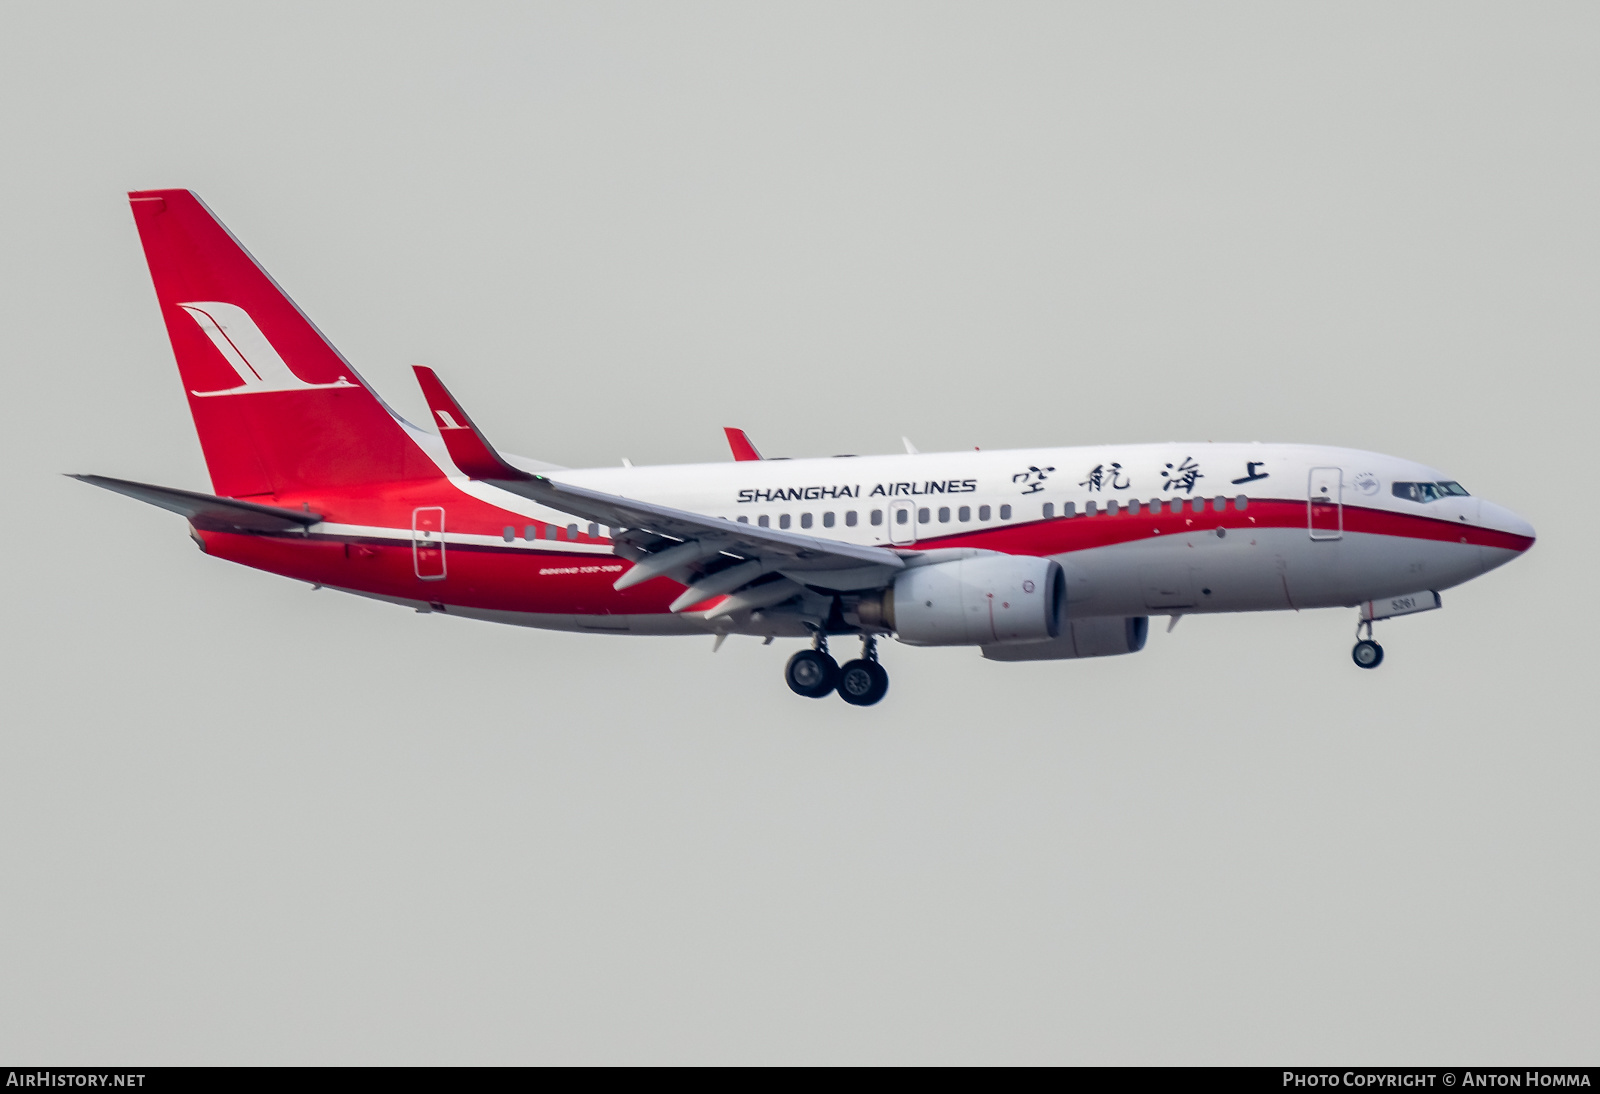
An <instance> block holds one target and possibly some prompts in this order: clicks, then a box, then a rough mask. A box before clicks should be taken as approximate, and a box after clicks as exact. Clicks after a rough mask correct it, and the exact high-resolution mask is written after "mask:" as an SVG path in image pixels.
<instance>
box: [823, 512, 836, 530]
mask: <svg viewBox="0 0 1600 1094" xmlns="http://www.w3.org/2000/svg"><path fill="white" fill-rule="evenodd" d="M822 526H823V527H824V528H832V527H833V514H832V513H824V514H822Z"/></svg>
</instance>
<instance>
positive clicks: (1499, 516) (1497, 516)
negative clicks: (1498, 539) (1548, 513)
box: [1478, 501, 1534, 551]
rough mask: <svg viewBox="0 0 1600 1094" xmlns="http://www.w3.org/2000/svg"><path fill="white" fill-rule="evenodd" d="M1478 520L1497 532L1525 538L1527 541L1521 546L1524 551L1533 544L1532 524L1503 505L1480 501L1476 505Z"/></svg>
mask: <svg viewBox="0 0 1600 1094" xmlns="http://www.w3.org/2000/svg"><path fill="white" fill-rule="evenodd" d="M1478 521H1479V523H1481V524H1482V525H1483V526H1484V527H1485V528H1493V529H1494V530H1495V531H1497V532H1507V533H1509V534H1511V535H1513V536H1517V537H1519V538H1522V539H1526V540H1527V541H1528V542H1527V543H1526V544H1524V545H1523V546H1522V550H1524V551H1526V550H1527V549H1528V548H1529V547H1532V546H1533V540H1534V534H1533V525H1531V524H1529V523H1528V522H1527V521H1525V520H1523V519H1522V518H1521V517H1519V516H1517V514H1515V513H1513V512H1512V511H1511V510H1509V509H1507V508H1506V507H1505V506H1503V505H1496V504H1495V503H1494V502H1492V501H1485V502H1481V503H1480V504H1479V507H1478Z"/></svg>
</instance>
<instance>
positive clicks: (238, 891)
mask: <svg viewBox="0 0 1600 1094" xmlns="http://www.w3.org/2000/svg"><path fill="white" fill-rule="evenodd" d="M1597 54H1600V9H1596V8H1595V7H1594V6H1593V5H1583V4H1516V5H1510V4H1507V5H1498V6H1488V5H1475V4H1462V3H1449V4H1435V5H1395V4H1368V5H1359V4H1338V5H1320V6H1314V5H1292V6H1285V5H1272V4H1268V5H1260V6H1256V5H1210V6H1196V5H1172V6H1162V5H1156V6H1143V7H1133V6H1128V5H1109V4H1105V5H1034V4H1011V5H995V4H986V5H969V6H952V5H939V4H929V3H917V4H904V5H861V4H840V5H825V4H818V3H807V4H802V5H792V6H778V5H773V4H764V5H747V4H729V5H659V4H612V5H604V4H594V3H588V4H582V5H555V6H550V5H546V6H534V5H503V6H501V5H465V4H453V5H440V6H436V7H427V6H415V5H413V6H405V5H392V4H385V5H371V6H344V7H330V6H328V5H322V4H308V5H295V4H281V3H280V4H272V5H262V6H259V7H258V8H256V9H254V10H253V11H252V10H246V9H240V8H229V7H227V6H222V7H219V6H217V5H214V4H193V5H163V4H141V5H137V6H127V5H110V4H102V5H67V4H57V5H40V4H22V3H8V4H5V5H4V6H3V7H0V138H3V142H4V143H3V148H4V156H3V157H0V187H3V197H4V209H5V213H4V215H3V216H0V367H3V369H4V373H3V375H4V377H5V379H6V382H7V389H6V393H5V404H6V405H7V407H8V408H9V410H10V413H9V414H8V415H7V416H6V417H7V423H6V428H5V430H4V432H3V434H0V444H3V445H4V457H5V468H6V475H5V478H4V486H3V489H4V491H5V499H6V510H7V511H8V512H9V513H10V516H11V521H12V532H13V534H12V536H11V537H10V538H9V539H8V540H7V545H6V547H5V549H4V552H3V554H0V558H3V559H4V563H5V565H4V566H3V567H0V588H3V595H4V603H5V605H6V607H5V616H4V619H5V623H6V625H5V627H4V628H3V632H0V654H3V657H0V688H3V694H4V696H5V707H4V709H5V717H4V721H3V725H4V728H3V729H0V1058H5V1059H9V1060H13V1061H15V1060H24V1059H25V1060H28V1061H40V1062H77V1063H88V1062H107V1063H110V1062H165V1063H180V1062H181V1063H200V1062H255V1063H290V1062H293V1063H332V1062H341V1063H353V1062H378V1061H394V1062H465V1061H484V1062H582V1061H617V1062H672V1061H699V1062H704V1061H728V1062H823V1061H827V1062H904V1061H932V1062H958V1061H959V1062H978V1061H985V1062H999V1061H1017V1062H1045V1061H1048V1062H1064V1063H1074V1062H1080V1063H1087V1062H1161V1063H1180V1062H1207V1063H1213V1062H1245V1063H1284V1062H1302V1063H1317V1062H1330V1061H1331V1062H1338V1061H1351V1062H1355V1061H1359V1062H1362V1063H1368V1062H1387V1063H1402V1062H1410V1063H1416V1062H1424V1061H1426V1062H1437V1061H1456V1062H1461V1063H1508V1062H1514V1063H1524V1062H1526V1063H1571V1062H1573V1061H1585V1060H1587V1061H1593V1060H1594V1059H1595V1058H1596V1056H1597V1049H1600V986H1597V985H1600V936H1597V934H1596V932H1595V930H1594V923H1595V921H1596V917H1597V914H1600V911H1597V904H1600V854H1597V851H1600V803H1597V798H1596V794H1595V783H1596V771H1597V767H1600V745H1597V742H1596V732H1595V728H1596V719H1595V716H1594V714H1593V711H1592V708H1591V704H1592V698H1591V696H1592V694H1593V672H1594V668H1593V665H1594V659H1595V653H1596V645H1597V643H1596V638H1595V631H1594V619H1595V617H1596V614H1597V611H1600V603H1597V599H1600V598H1597V595H1596V589H1595V583H1594V577H1593V575H1594V562H1593V555H1594V550H1595V544H1596V541H1597V537H1600V521H1597V519H1596V510H1595V507H1594V505H1593V504H1592V503H1591V502H1589V501H1588V500H1587V499H1588V497H1589V495H1590V494H1592V493H1593V491H1594V485H1595V483H1594V478H1595V472H1596V468H1597V463H1596V460H1597V452H1596V438H1595V429H1594V425H1593V416H1594V413H1595V406H1596V403H1597V398H1596V397H1597V395H1600V392H1597V383H1596V377H1595V361H1596V356H1597V350H1600V329H1597V324H1596V319H1595V317H1596V315H1597V314H1600V310H1597V307H1596V290H1597V288H1600V276H1597V275H1600V247H1597V243H1600V239H1597V231H1596V229H1597V221H1600V214H1597V211H1596V210H1597V203H1596V200H1595V195H1596V194H1597V193H1600V140H1597V132H1596V117H1597V115H1596V109H1597V106H1600V55H1597ZM162 186H186V187H190V188H192V189H194V190H196V191H198V192H199V193H200V194H201V195H202V196H203V197H204V198H205V200H206V201H207V202H208V203H209V204H210V205H211V206H212V208H213V209H215V210H216V212H217V213H218V214H219V215H220V216H221V217H222V218H223V219H224V220H225V221H226V222H227V223H228V225H229V226H230V227H231V228H232V229H233V230H234V231H235V232H236V233H237V234H238V235H239V236H240V237H241V238H242V239H243V240H244V242H245V243H246V245H247V246H249V247H250V248H251V249H252V251H253V252H254V253H255V254H256V256H257V257H258V258H260V259H261V260H262V262H264V263H265V264H266V266H267V267H268V269H269V270H271V271H272V273H273V274H274V275H275V276H276V277H277V278H278V279H279V281H280V282H281V283H283V284H284V285H285V286H286V287H287V288H288V290H289V292H290V293H291V294H292V295H294V296H295V298H296V299H297V300H298V301H299V303H300V304H301V305H302V307H304V308H305V309H306V310H307V311H308V312H309V313H310V314H311V315H312V317H313V318H314V319H315V320H316V321H317V322H318V324H319V325H320V326H321V327H322V328H323V329H324V330H325V331H326V332H327V333H328V334H329V335H330V337H331V338H332V339H333V340H334V341H335V342H336V344H337V345H338V346H339V347H340V348H341V349H342V350H343V351H344V352H345V353H346V355H348V356H349V357H350V358H351V360H352V361H353V362H354V363H355V364H356V366H357V367H358V368H360V369H361V370H362V372H363V374H364V375H365V376H366V377H367V378H368V379H369V380H370V381H372V382H373V383H374V384H375V385H377V386H378V387H379V389H380V390H381V391H382V392H383V394H384V395H385V397H386V398H388V399H389V400H390V401H391V402H392V403H394V405H395V406H397V407H398V408H400V409H401V410H402V411H403V412H406V413H408V414H411V415H413V416H415V417H416V418H417V419H418V420H424V419H423V410H422V403H421V400H420V397H419V396H418V394H417V391H416V389H415V386H414V383H413V381H412V379H411V376H410V372H409V368H408V366H409V365H411V364H412V363H423V364H429V365H432V366H434V367H436V368H438V369H439V370H440V372H441V375H442V376H443V377H444V378H445V380H446V382H447V383H449V384H450V385H451V387H452V388H453V389H454V390H455V391H456V392H457V394H458V395H459V396H460V397H461V398H462V400H463V401H464V402H465V403H466V405H468V406H469V407H471V408H472V409H473V413H474V415H475V416H476V417H477V418H478V420H479V422H480V424H482V425H483V426H484V427H485V428H486V429H488V430H489V432H490V434H491V436H493V437H495V438H496V439H497V440H498V441H499V442H500V443H501V444H502V445H503V446H504V447H505V448H506V449H508V450H510V451H514V452H518V453H521V454H525V455H529V456H535V457H539V458H543V459H548V460H553V461H557V462H560V463H564V464H569V465H574V466H581V465H590V464H612V463H614V462H616V461H617V460H618V459H619V458H620V457H622V456H628V457H631V458H632V459H633V460H634V461H635V462H637V463H644V462H654V463H660V462H676V461H699V460H722V459H726V458H727V453H726V449H725V447H724V445H723V440H722V436H721V432H720V427H721V426H723V425H742V426H744V427H746V428H747V429H749V430H750V432H751V435H752V437H753V438H754V440H755V441H756V443H757V444H758V445H759V446H760V447H761V448H762V449H763V450H764V451H766V452H768V453H769V454H777V455H818V454H824V455H825V454H830V453H836V452H877V451H892V450H894V449H895V448H896V447H897V446H898V443H899V441H898V439H899V437H900V435H901V434H902V433H906V434H909V435H910V436H911V437H912V439H913V440H914V441H916V442H917V444H918V445H919V446H920V447H921V448H922V449H923V450H925V451H927V450H933V449H943V448H961V447H965V446H969V445H974V444H979V445H982V446H983V447H985V448H999V447H1009V446H1021V445H1037V444H1074V443H1094V442H1102V441H1112V440H1119V441H1130V442H1131V441H1160V440H1167V439H1195V440H1219V441H1220V440H1256V439H1259V440H1285V441H1306V442H1321V443H1330V444H1344V445H1351V446H1355V447H1361V448H1370V449H1375V450H1379V451H1383V452H1389V453H1393V454H1395V455H1400V456H1406V457H1411V458H1416V459H1420V460H1423V461H1426V462H1428V463H1431V464H1434V465H1437V466H1439V467H1442V468H1444V469H1446V470H1447V471H1448V472H1449V473H1450V474H1451V475H1452V476H1454V477H1456V478H1458V479H1460V480H1461V481H1462V482H1463V483H1465V484H1466V485H1467V487H1468V488H1469V489H1471V490H1473V491H1474V492H1475V493H1479V494H1482V495H1484V496H1487V497H1490V498H1492V499H1495V500H1497V501H1500V502H1502V503H1503V504H1507V505H1509V506H1510V507H1511V508H1513V509H1514V510H1516V511H1517V512H1519V513H1521V514H1522V515H1523V516H1525V517H1527V518H1528V519H1530V520H1531V521H1532V522H1533V524H1534V525H1535V527H1536V528H1537V529H1538V531H1539V534H1540V540H1539V543H1538V546H1537V547H1536V548H1535V549H1534V550H1533V551H1532V552H1531V553H1530V554H1529V555H1528V556H1527V557H1526V558H1524V559H1522V560H1519V561H1518V562H1516V563H1515V564H1513V565H1511V566H1509V567H1507V568H1506V569H1504V570H1500V571H1497V572H1495V573H1494V574H1492V575H1490V576H1489V577H1487V578H1485V579H1483V580H1480V581H1478V582H1475V583H1473V584H1471V585H1468V586H1466V587H1463V588H1460V589H1457V590H1454V591H1451V592H1447V593H1446V594H1445V604H1446V607H1445V610H1444V611H1442V612H1437V613H1433V614H1429V615H1424V616H1419V617H1416V618H1411V619H1402V620H1397V621H1394V622H1392V623H1388V624H1383V625H1380V627H1379V638H1380V640H1382V641H1383V643H1384V645H1385V647H1386V649H1387V651H1388V659H1387V661H1386V662H1385V664H1384V666H1383V667H1382V668H1381V669H1380V670H1378V671H1377V672H1372V673H1365V672H1361V671H1359V670H1357V669H1356V668H1355V667H1354V666H1353V665H1352V664H1351V663H1350V659H1349V647H1350V644H1351V641H1352V626H1353V623H1354V618H1353V615H1354V613H1353V612H1346V611H1337V612H1308V613H1303V614H1298V615H1297V614H1292V613H1291V614H1275V615H1269V616H1236V617H1220V618H1210V619H1207V618H1190V619H1186V620H1185V621H1184V622H1183V623H1182V624H1181V625H1180V626H1179V627H1178V628H1177V630H1176V631H1175V632H1174V633H1173V634H1171V635H1167V634H1165V633H1162V628H1161V626H1159V625H1158V626H1156V627H1153V628H1152V630H1153V632H1154V633H1153V634H1152V636H1151V641H1150V644H1149V646H1148V648H1147V649H1146V650H1145V651H1144V652H1143V653H1141V654H1139V655H1137V656H1133V657H1125V658H1110V659H1105V660H1101V661H1091V662H1085V663H1072V662H1063V663H1056V664H1048V663H1047V664H1031V665H1030V664H1017V665H1011V664H993V663H988V662H985V661H983V660H982V659H981V658H980V657H979V656H978V654H977V652H976V651H974V650H912V649H909V648H904V647H898V646H892V645H891V646H890V647H888V648H886V650H885V652H884V659H885V662H886V664H887V665H888V667H889V669H890V672H891V674H892V677H893V685H892V687H891V690H890V694H889V697H888V699H887V700H886V701H885V702H884V703H883V704H882V705H881V706H880V707H876V708H873V709H870V710H856V709H852V708H849V707H847V706H846V705H845V704H843V703H841V702H838V701H836V700H829V701H826V702H820V703H819V702H814V701H807V700H803V699H799V698H797V697H795V696H793V695H791V694H790V693H789V692H788V691H787V689H786V688H785V687H784V685H783V683H782V680H781V675H780V674H781V667H782V664H783V660H784V658H785V657H786V656H787V655H788V653H789V652H790V650H791V649H792V648H793V646H794V644H793V643H788V644H780V645H779V646H776V647H773V648H770V649H763V648H761V647H760V645H759V644H758V642H757V641H756V640H754V639H737V638H735V639H731V640H729V642H728V643H727V645H726V646H724V648H723V649H722V651H721V652H720V653H719V654H717V655H716V656H715V657H713V656H712V654H711V640H710V639H709V638H707V639H703V640H702V639H682V640H678V639H627V638H609V637H599V636H574V635H561V634H545V633H540V632H534V631H522V630H516V629H512V628H496V627H493V626H490V625H487V624H479V623H471V622H467V621H462V620H456V619H448V618H441V617H439V616H419V615H414V614H411V613H408V612H405V611H403V610H401V609H398V608H394V607H389V606H385V605H381V604H377V603H372V602H367V601H363V600H359V599H356V598H353V597H347V596H341V595H337V594H333V593H329V592H312V591H311V590H310V589H309V588H307V587H306V586H304V585H300V584H296V583H294V582H291V581H288V580H286V579H283V578H277V577H272V576H270V575H265V574H260V573H256V572H254V571H250V570H246V569H243V568H239V567H236V566H233V565H230V564H228V563H225V562H221V561H218V560H214V559H208V558H206V557H204V556H202V555H201V554H200V553H198V552H197V551H196V550H195V549H194V547H193V545H192V544H191V543H190V542H189V540H188V539H187V537H186V536H185V534H184V531H185V529H184V525H183V523H182V521H181V520H180V519H178V518H177V517H174V516H172V515H170V514H166V513H163V512H160V511H158V510H155V509H152V508H148V507H144V506H140V505H138V504H136V503H134V502H132V501H128V500H125V499H121V498H117V497H114V496H112V495H109V494H104V493H101V492H98V491H94V490H92V489H90V488H88V487H85V486H82V485H80V484H78V483H75V482H72V481H70V480H67V479H64V478H61V477H60V475H59V473H60V472H67V471H90V472H98V473H103V474H110V475H117V476H122V477H127V478H134V479H141V480H145V481H151V482H157V483H165V484H170V485H173V486H179V487H188V488H195V489H205V488H207V479H206V477H205V469H204V465H203V463H202V461H201V458H200V452H199V447H198V445H197V443H196V441H195V439H194V435H193V432H192V430H191V427H190V424H189V420H188V414H187V409H186V407H185V405H184V401H183V398H182V394H181V389H180V386H179V384H178V380H177V373H176V369H175V368H174V366H173V364H172V360H171V356H170V352H169V349H168V346H167V343H166V337H165V333H164V330H163V329H162V326H161V322H160V317H159V315H158V313H157V310H156V306H155V300H154V295H153V293H152V291H151V289H150V286H149V281H148V278H147V275H146V272H145V269H144V263H143V257H142V255H141V253H140V250H139V244H138V238H137V235H136V233H135V231H134V227H133V223H132V218H131V217H130V215H129V214H128V211H127V207H126V203H125V200H124V198H123V193H124V192H125V191H126V190H129V189H133V188H142V187H162ZM1586 710H1589V711H1590V713H1588V714H1585V713H1584V711H1586Z"/></svg>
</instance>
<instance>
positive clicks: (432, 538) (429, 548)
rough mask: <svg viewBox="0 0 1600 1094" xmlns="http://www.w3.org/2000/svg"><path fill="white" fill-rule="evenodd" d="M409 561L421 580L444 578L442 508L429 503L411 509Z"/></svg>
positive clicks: (439, 579) (440, 579)
mask: <svg viewBox="0 0 1600 1094" xmlns="http://www.w3.org/2000/svg"><path fill="white" fill-rule="evenodd" d="M411 561H412V564H413V565H414V566H415V567H416V571H417V577H418V578H419V579H421V580H423V581H442V580H443V579H444V509H443V508H442V507H441V506H437V505H429V506H424V507H422V508H420V509H413V510H412V511H411Z"/></svg>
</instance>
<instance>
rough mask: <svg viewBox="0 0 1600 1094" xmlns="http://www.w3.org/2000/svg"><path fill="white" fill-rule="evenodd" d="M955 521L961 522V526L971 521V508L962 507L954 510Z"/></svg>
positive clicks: (968, 506) (967, 506)
mask: <svg viewBox="0 0 1600 1094" xmlns="http://www.w3.org/2000/svg"><path fill="white" fill-rule="evenodd" d="M956 519H957V520H959V521H961V523H962V524H965V523H967V522H968V521H969V520H971V519H972V506H970V505H963V506H962V507H961V508H960V509H957V510H956Z"/></svg>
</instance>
